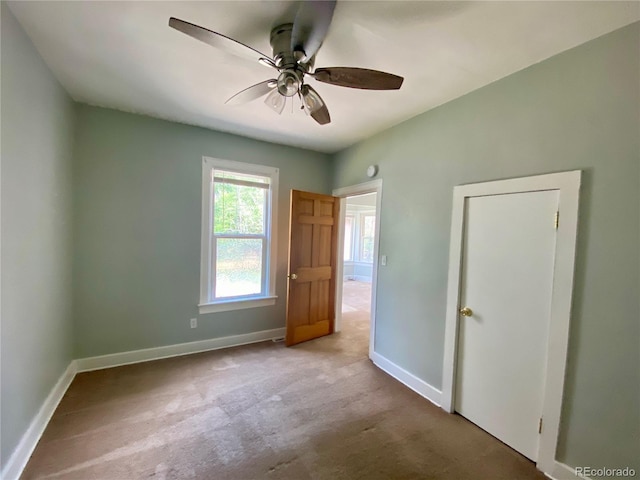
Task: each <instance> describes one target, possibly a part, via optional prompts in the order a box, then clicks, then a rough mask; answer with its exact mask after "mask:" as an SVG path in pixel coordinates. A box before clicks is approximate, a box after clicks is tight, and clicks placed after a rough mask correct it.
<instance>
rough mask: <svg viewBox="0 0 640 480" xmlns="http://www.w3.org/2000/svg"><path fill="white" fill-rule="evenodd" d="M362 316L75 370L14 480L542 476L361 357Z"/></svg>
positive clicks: (374, 479)
mask: <svg viewBox="0 0 640 480" xmlns="http://www.w3.org/2000/svg"><path fill="white" fill-rule="evenodd" d="M367 336H368V314H367V312H366V311H365V312H363V311H359V310H354V311H351V312H346V313H345V314H344V321H343V331H342V332H341V333H339V334H335V335H333V336H330V337H324V338H321V339H318V340H314V341H311V342H307V343H305V344H301V345H299V346H296V347H293V348H285V347H284V345H283V344H282V343H273V342H264V343H260V344H254V345H249V346H243V347H237V348H233V349H227V350H218V351H214V352H208V353H203V354H197V355H190V356H184V357H177V358H172V359H166V360H160V361H156V362H148V363H142V364H138V365H130V366H125V367H119V368H112V369H109V370H102V371H96V372H89V373H82V374H79V375H78V376H77V377H76V378H75V380H74V382H73V384H72V385H71V387H70V388H69V390H68V392H67V394H66V395H65V397H64V398H63V400H62V402H61V404H60V406H59V407H58V410H57V411H56V413H55V415H54V416H53V418H52V420H51V423H50V424H49V427H48V428H47V430H46V431H45V433H44V435H43V437H42V440H41V442H40V444H39V445H38V447H37V448H36V450H35V452H34V454H33V457H32V458H31V460H30V462H29V464H28V465H27V468H26V470H25V472H24V475H23V477H22V478H26V479H32V478H65V479H83V480H85V479H114V480H125V479H146V478H150V479H182V478H185V479H191V478H194V479H212V480H226V479H230V480H231V479H232V480H250V479H291V480H304V479H332V480H333V479H335V480H339V479H363V480H377V479H456V480H458V479H492V480H498V479H505V480H514V479H544V478H545V477H544V476H543V475H542V474H541V473H540V472H538V471H536V469H535V466H534V465H533V463H531V462H530V461H528V460H527V459H525V458H524V457H522V456H520V455H519V454H517V453H516V452H514V451H513V450H511V449H510V448H508V447H507V446H505V445H503V444H502V443H500V442H499V441H497V440H496V439H494V438H493V437H491V436H490V435H488V434H487V433H485V432H484V431H482V430H480V429H479V428H477V427H475V426H474V425H473V424H471V423H469V422H468V421H466V420H465V419H463V418H461V417H459V416H457V415H449V414H446V413H445V412H443V411H442V410H441V409H439V408H437V407H435V406H434V405H432V404H431V403H429V402H428V401H427V400H425V399H423V398H421V397H420V396H418V395H417V394H415V393H414V392H412V391H411V390H409V389H408V388H406V387H404V386H403V385H401V384H400V383H398V382H397V381H396V380H394V379H393V378H391V377H389V376H388V375H386V374H385V373H384V372H382V371H381V370H379V369H377V368H376V367H375V366H374V365H373V364H372V363H371V362H370V361H369V360H368V359H367V345H368V340H367Z"/></svg>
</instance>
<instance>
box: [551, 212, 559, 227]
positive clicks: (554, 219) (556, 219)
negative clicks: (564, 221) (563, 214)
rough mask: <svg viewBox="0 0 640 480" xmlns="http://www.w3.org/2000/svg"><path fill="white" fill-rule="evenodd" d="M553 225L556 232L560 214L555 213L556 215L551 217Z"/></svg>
mask: <svg viewBox="0 0 640 480" xmlns="http://www.w3.org/2000/svg"><path fill="white" fill-rule="evenodd" d="M553 225H554V226H555V227H556V230H557V229H558V225H560V212H556V214H555V215H554V216H553Z"/></svg>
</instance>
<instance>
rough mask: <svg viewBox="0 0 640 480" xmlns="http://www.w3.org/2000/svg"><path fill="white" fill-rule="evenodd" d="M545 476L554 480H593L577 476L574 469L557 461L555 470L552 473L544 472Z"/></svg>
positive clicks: (554, 466)
mask: <svg viewBox="0 0 640 480" xmlns="http://www.w3.org/2000/svg"><path fill="white" fill-rule="evenodd" d="M544 474H545V475H546V476H547V477H549V478H551V479H552V480H576V478H584V479H586V480H591V478H589V477H585V476H582V475H577V474H576V471H575V469H574V468H573V467H570V466H569V465H565V464H564V463H561V462H558V461H557V460H556V461H555V462H554V465H553V470H552V471H551V472H550V473H549V472H544Z"/></svg>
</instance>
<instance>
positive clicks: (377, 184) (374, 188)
mask: <svg viewBox="0 0 640 480" xmlns="http://www.w3.org/2000/svg"><path fill="white" fill-rule="evenodd" d="M365 193H376V194H377V195H376V231H375V236H374V239H373V259H374V262H373V272H372V278H371V324H370V327H369V358H372V355H373V352H374V347H375V334H376V296H377V295H376V292H377V285H378V247H379V241H380V208H381V207H382V179H378V180H372V181H370V182H365V183H359V184H357V185H352V186H350V187H343V188H337V189H335V190H334V191H333V196H334V197H340V225H339V226H338V252H337V254H338V262H337V265H336V307H335V308H336V311H335V323H334V331H336V332H339V331H340V328H341V326H342V288H343V280H344V274H343V266H344V260H343V258H344V218H345V210H346V205H347V198H346V197H351V196H353V195H361V194H365Z"/></svg>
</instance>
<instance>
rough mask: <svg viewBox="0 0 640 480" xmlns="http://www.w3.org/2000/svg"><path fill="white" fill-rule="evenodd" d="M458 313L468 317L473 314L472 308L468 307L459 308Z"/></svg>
mask: <svg viewBox="0 0 640 480" xmlns="http://www.w3.org/2000/svg"><path fill="white" fill-rule="evenodd" d="M460 315H462V316H463V317H470V316H471V315H473V310H471V309H470V308H469V307H464V308H461V309H460Z"/></svg>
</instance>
